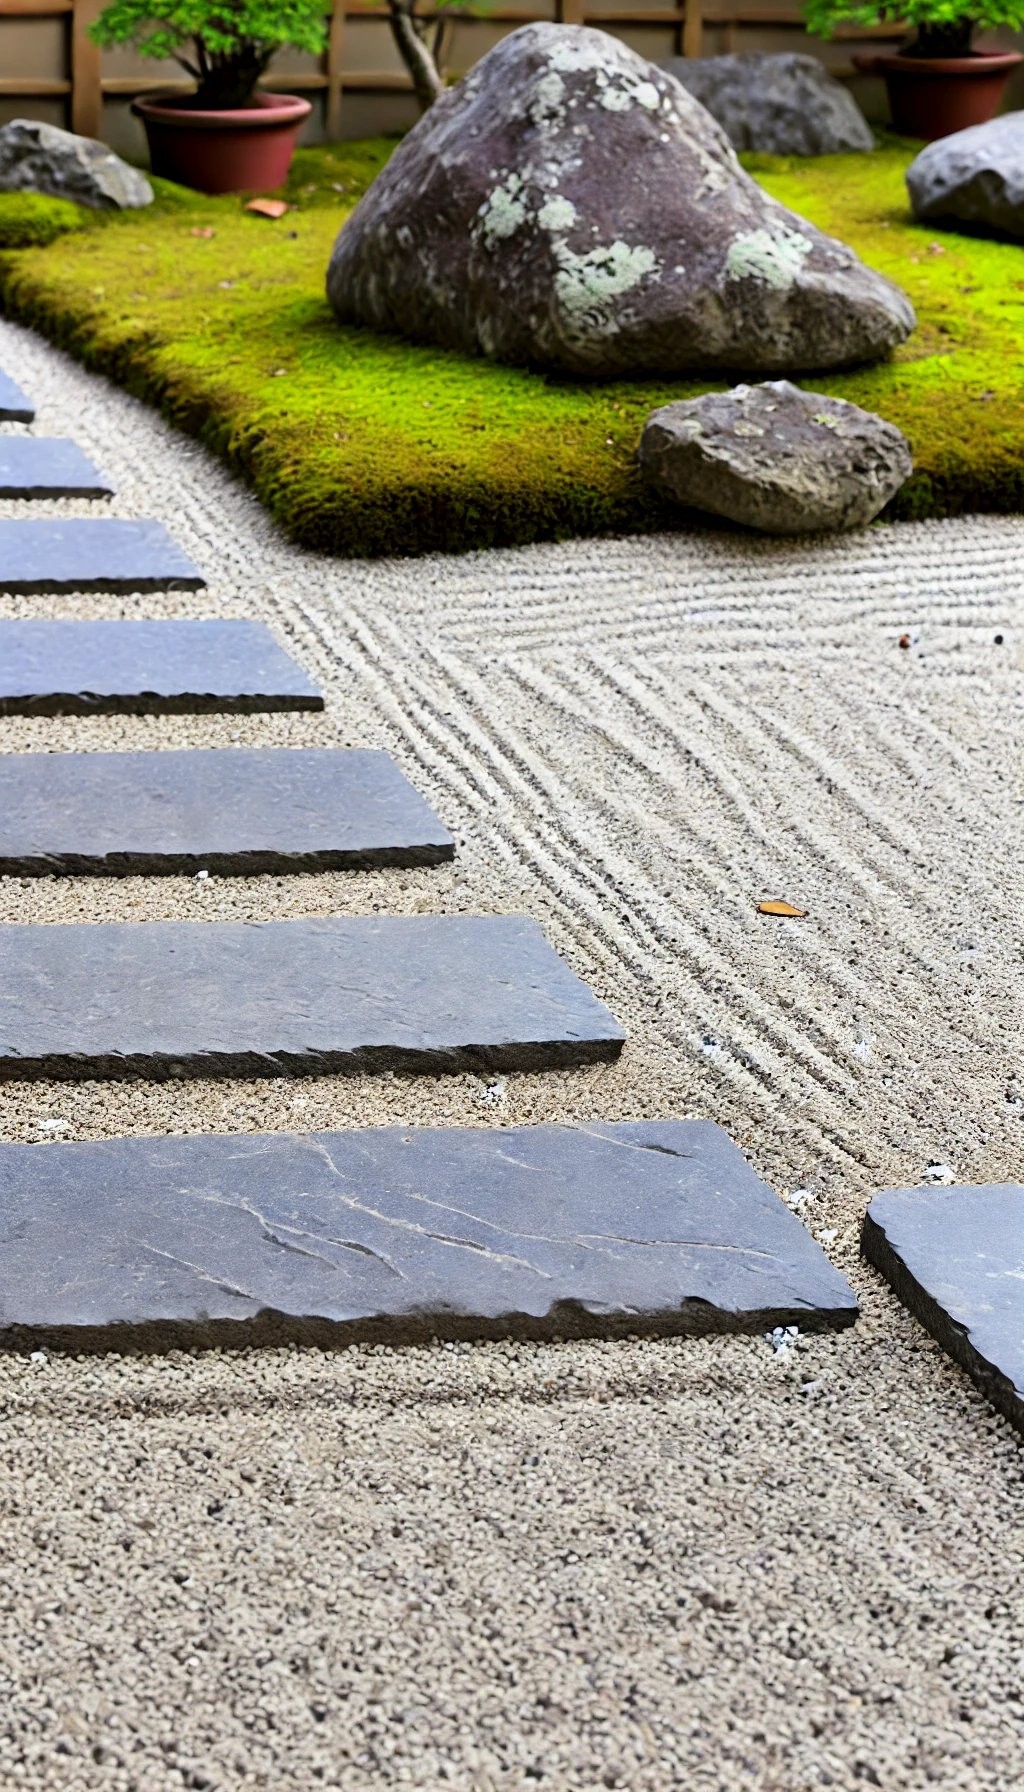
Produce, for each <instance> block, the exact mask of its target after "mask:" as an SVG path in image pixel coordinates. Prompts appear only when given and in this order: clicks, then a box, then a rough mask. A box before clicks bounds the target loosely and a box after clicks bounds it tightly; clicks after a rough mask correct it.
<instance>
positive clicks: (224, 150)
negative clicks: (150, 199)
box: [91, 0, 329, 193]
mask: <svg viewBox="0 0 1024 1792" xmlns="http://www.w3.org/2000/svg"><path fill="white" fill-rule="evenodd" d="M328 10H329V6H328V0H166V4H165V5H163V6H161V5H160V0H111V4H110V5H109V6H107V7H106V8H105V9H104V11H103V12H102V13H101V14H100V16H99V18H98V19H97V21H96V23H95V25H93V26H92V28H91V35H92V37H93V38H94V39H95V41H96V42H97V43H99V44H104V45H112V44H130V45H131V46H132V47H133V48H134V49H135V50H137V51H138V53H139V54H140V55H141V56H152V57H154V58H156V59H159V60H163V59H165V58H173V60H174V61H175V62H177V63H178V64H179V65H180V66H181V67H182V68H183V69H184V70H185V72H186V74H187V75H189V76H191V78H192V80H193V81H194V82H195V84H196V85H195V92H194V93H188V94H176V93H172V94H163V95H161V94H153V95H147V96H146V97H145V98H142V99H137V100H136V101H135V103H134V105H133V107H132V111H133V112H135V113H137V114H138V116H139V117H140V118H141V119H142V122H143V124H144V125H145V127H146V136H147V138H148V139H149V153H150V161H151V163H152V167H153V172H154V174H162V175H164V176H165V178H166V179H168V180H174V181H179V182H180V183H181V184H182V185H183V186H187V187H197V188H198V189H199V191H200V192H202V193H238V192H245V191H247V190H249V189H251V188H254V187H277V186H280V184H281V182H282V181H283V180H284V178H285V176H286V174H287V173H288V167H289V164H290V162H291V159H292V153H293V151H294V149H295V143H296V140H297V138H298V134H299V130H300V127H301V125H302V123H303V121H304V120H305V119H306V118H307V117H308V116H309V111H310V106H309V101H308V100H304V99H299V98H297V97H295V96H294V95H289V94H278V93H261V92H257V87H256V84H257V82H258V81H259V79H260V77H261V76H262V75H263V74H265V73H266V70H267V68H268V67H269V65H270V61H271V58H272V57H273V55H274V53H275V51H277V50H280V49H283V48H284V47H285V45H291V46H292V47H293V48H294V49H297V50H308V51H310V52H311V53H312V54H314V55H315V54H318V53H319V52H320V51H322V50H323V48H324V45H325V43H326V41H327V21H326V14H327V12H328Z"/></svg>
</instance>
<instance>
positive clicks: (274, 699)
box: [0, 690, 324, 716]
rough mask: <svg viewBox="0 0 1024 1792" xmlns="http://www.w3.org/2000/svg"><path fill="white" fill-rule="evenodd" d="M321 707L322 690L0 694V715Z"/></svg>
mask: <svg viewBox="0 0 1024 1792" xmlns="http://www.w3.org/2000/svg"><path fill="white" fill-rule="evenodd" d="M295 709H304V710H317V711H320V712H322V711H323V709H324V698H323V693H322V692H321V691H316V690H311V691H309V692H308V693H305V692H297V693H294V694H292V693H288V694H286V695H280V694H278V695H276V696H271V695H267V696H262V695H260V694H258V693H256V692H239V693H236V694H231V693H229V694H226V695H225V696H223V697H217V696H213V695H211V694H200V693H198V692H197V693H195V694H194V695H193V694H191V693H189V692H187V691H183V692H181V693H179V694H178V695H176V696H166V697H165V696H162V695H161V693H160V692H159V691H139V692H138V693H134V692H133V693H124V694H117V693H115V694H112V695H109V696H108V695H103V696H95V695H93V694H92V693H91V692H89V691H47V692H44V693H42V694H41V695H39V696H33V695H31V694H29V695H26V696H22V697H16V696H7V697H5V696H2V695H0V716H158V715H159V716H204V715H270V714H273V713H275V712H276V711H278V710H295Z"/></svg>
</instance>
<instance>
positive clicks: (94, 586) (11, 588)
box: [0, 571, 206, 597]
mask: <svg viewBox="0 0 1024 1792" xmlns="http://www.w3.org/2000/svg"><path fill="white" fill-rule="evenodd" d="M205 589H206V580H205V579H204V578H203V575H202V573H200V572H198V571H197V572H195V573H172V574H170V575H168V576H167V577H165V578H160V577H158V576H154V577H147V576H142V577H140V576H139V575H138V574H137V573H128V574H125V575H124V577H117V578H105V577H101V578H95V579H85V580H83V579H82V578H81V577H78V578H70V579H59V578H55V577H53V576H52V575H51V576H50V577H48V578H47V577H46V576H44V577H42V578H39V579H5V578H4V576H3V574H2V573H0V597H76V596H85V595H86V594H88V595H90V596H91V595H92V594H93V593H98V594H100V595H103V596H112V597H134V596H135V595H136V593H139V594H140V595H145V594H147V593H149V592H153V591H205Z"/></svg>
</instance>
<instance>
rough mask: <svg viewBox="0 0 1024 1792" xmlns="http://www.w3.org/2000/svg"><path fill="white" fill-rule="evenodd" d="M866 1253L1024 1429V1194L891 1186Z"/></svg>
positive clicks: (1015, 1187)
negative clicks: (897, 1187)
mask: <svg viewBox="0 0 1024 1792" xmlns="http://www.w3.org/2000/svg"><path fill="white" fill-rule="evenodd" d="M861 1246H862V1249H863V1252H864V1255H865V1256H866V1257H867V1259H868V1261H869V1262H871V1263H873V1264H874V1265H875V1268H876V1269H879V1270H881V1272H882V1274H883V1275H884V1276H885V1278H886V1280H887V1281H888V1282H890V1283H891V1284H892V1286H893V1288H894V1289H895V1291H896V1293H897V1294H898V1295H899V1297H900V1299H901V1300H902V1301H903V1302H904V1304H905V1305H906V1306H908V1307H909V1308H910V1311H911V1312H912V1313H916V1315H917V1317H918V1318H919V1319H920V1320H921V1321H922V1322H923V1324H924V1325H926V1326H927V1327H928V1330H929V1331H930V1332H931V1333H932V1335H933V1337H936V1338H938V1340H939V1343H940V1344H941V1345H942V1347H943V1349H944V1350H947V1351H948V1352H949V1354H950V1356H951V1357H953V1358H954V1359H955V1360H956V1362H958V1363H959V1364H960V1365H961V1366H962V1367H963V1368H964V1369H966V1370H967V1373H968V1375H969V1376H970V1377H971V1378H972V1380H973V1381H975V1382H977V1384H978V1386H979V1388H980V1389H981V1391H982V1393H983V1394H984V1395H985V1396H986V1398H987V1399H988V1400H991V1402H992V1404H993V1406H997V1407H998V1408H999V1410H1000V1411H1001V1412H1004V1413H1005V1414H1006V1416H1007V1418H1008V1419H1009V1420H1010V1421H1011V1423H1012V1424H1014V1425H1015V1426H1016V1427H1017V1429H1018V1430H1019V1431H1021V1432H1024V1188H1022V1187H1021V1186H1020V1185H1019V1184H1017V1183H1010V1182H1003V1183H992V1184H988V1185H985V1186H981V1187H977V1188H934V1187H931V1188H903V1189H887V1190H886V1191H885V1193H884V1194H881V1195H876V1196H875V1199H874V1200H873V1201H872V1203H871V1206H870V1207H869V1208H868V1211H867V1214H866V1216H865V1219H864V1231H863V1235H862V1239H861Z"/></svg>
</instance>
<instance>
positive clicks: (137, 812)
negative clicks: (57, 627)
mask: <svg viewBox="0 0 1024 1792" xmlns="http://www.w3.org/2000/svg"><path fill="white" fill-rule="evenodd" d="M454 853H455V844H454V841H453V840H452V837H451V835H450V834H449V833H448V832H447V830H446V829H445V828H443V827H442V826H441V823H440V822H439V821H438V819H437V816H436V815H435V814H434V813H433V811H432V810H431V809H430V808H429V806H428V805H427V804H426V803H425V802H424V800H423V798H422V797H421V796H419V795H418V793H417V792H416V791H415V790H414V789H413V787H412V785H411V784H410V783H409V782H408V780H407V779H406V778H404V777H403V776H402V773H401V772H400V771H399V769H398V767H397V765H396V764H395V762H394V760H393V759H391V758H389V756H388V754H387V753H372V752H365V751H358V750H348V751H345V750H341V751H339V750H337V749H334V748H330V747H323V748H314V749H313V750H311V751H301V750H299V749H290V748H284V749H281V748H278V749H274V748H257V749H255V750H254V751H246V750H244V749H242V748H219V749H216V748H215V749H214V750H213V751H200V752H177V753H4V754H2V755H0V875H4V874H7V875H15V876H33V875H38V876H45V875H47V874H49V873H51V872H54V871H61V872H70V873H77V872H86V873H107V874H111V873H112V874H115V875H118V874H122V875H123V874H126V873H129V872H150V873H162V872H166V873H170V872H182V871H189V872H196V871H200V870H207V871H213V872H220V873H223V874H224V875H226V876H230V875H232V874H235V875H237V876H242V877H244V876H248V875H251V874H252V873H254V872H260V871H278V872H288V871H328V870H338V869H340V868H342V867H345V866H353V865H436V864H439V863H440V862H441V861H442V860H443V859H450V858H452V857H453V856H454Z"/></svg>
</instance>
